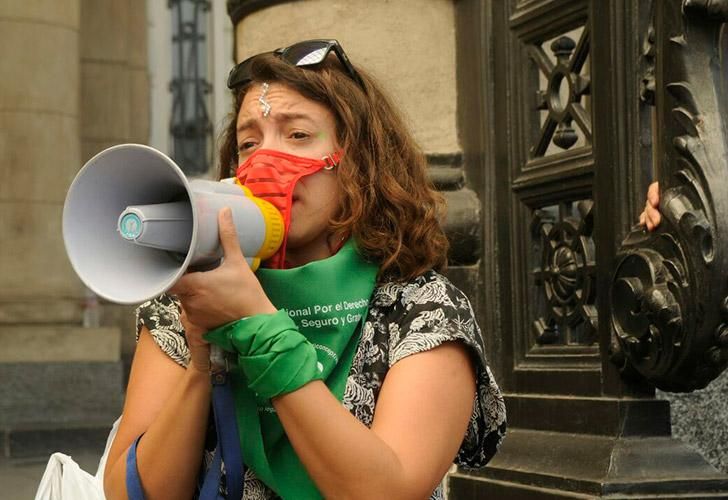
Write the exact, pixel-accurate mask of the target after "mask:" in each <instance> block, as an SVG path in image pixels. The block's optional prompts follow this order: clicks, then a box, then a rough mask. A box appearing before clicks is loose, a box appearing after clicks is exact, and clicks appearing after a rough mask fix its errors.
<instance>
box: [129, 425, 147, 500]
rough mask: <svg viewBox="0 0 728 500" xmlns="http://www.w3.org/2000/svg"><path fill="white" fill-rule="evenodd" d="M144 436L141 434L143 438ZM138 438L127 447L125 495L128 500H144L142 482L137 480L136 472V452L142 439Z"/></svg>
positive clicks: (137, 474)
mask: <svg viewBox="0 0 728 500" xmlns="http://www.w3.org/2000/svg"><path fill="white" fill-rule="evenodd" d="M143 435H144V434H142V436H143ZM142 436H139V437H138V438H136V439H135V440H134V442H133V443H132V445H131V446H130V447H129V452H128V453H127V454H126V494H127V496H128V497H129V500H145V499H144V491H143V490H142V482H141V480H140V479H139V471H138V470H137V459H136V451H137V445H138V444H139V440H140V439H141V438H142Z"/></svg>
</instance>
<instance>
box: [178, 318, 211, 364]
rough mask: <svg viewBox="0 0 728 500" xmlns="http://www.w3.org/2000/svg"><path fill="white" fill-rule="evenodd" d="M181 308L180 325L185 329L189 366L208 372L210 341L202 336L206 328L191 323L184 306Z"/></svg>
mask: <svg viewBox="0 0 728 500" xmlns="http://www.w3.org/2000/svg"><path fill="white" fill-rule="evenodd" d="M181 309H182V310H181V313H182V314H181V320H182V327H183V328H184V329H185V339H186V340H187V347H189V349H190V367H192V368H194V369H196V370H199V371H201V372H203V373H209V372H210V343H209V342H207V341H206V340H205V339H204V338H202V336H203V335H204V334H205V333H206V332H207V330H205V329H204V328H200V327H199V326H197V325H196V324H194V323H191V322H190V320H189V319H188V318H187V313H186V312H185V308H184V306H183V307H182V308H181Z"/></svg>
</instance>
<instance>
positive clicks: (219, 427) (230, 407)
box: [200, 371, 244, 500]
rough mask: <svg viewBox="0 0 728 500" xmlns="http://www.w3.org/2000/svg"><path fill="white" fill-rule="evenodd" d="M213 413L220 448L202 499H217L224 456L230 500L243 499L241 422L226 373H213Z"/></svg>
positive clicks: (215, 456) (205, 484)
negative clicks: (239, 423)
mask: <svg viewBox="0 0 728 500" xmlns="http://www.w3.org/2000/svg"><path fill="white" fill-rule="evenodd" d="M212 410H213V413H214V415H215V430H216V432H217V449H216V450H215V455H214V456H213V459H212V464H211V465H210V469H209V470H208V471H207V475H206V476H205V482H204V483H203V484H202V489H201V490H200V500H214V499H216V498H217V491H218V485H219V484H220V476H221V470H220V461H221V460H220V458H221V457H222V462H224V463H225V484H226V486H227V498H228V499H230V500H238V499H240V498H242V497H243V474H244V469H243V467H244V466H243V455H242V452H241V450H240V435H239V434H238V422H237V420H236V419H235V398H234V396H233V388H232V385H231V384H230V378H229V376H228V372H227V371H219V372H215V373H213V374H212ZM206 495H207V496H206Z"/></svg>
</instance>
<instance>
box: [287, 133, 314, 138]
mask: <svg viewBox="0 0 728 500" xmlns="http://www.w3.org/2000/svg"><path fill="white" fill-rule="evenodd" d="M290 137H291V139H297V140H302V139H308V138H309V137H310V136H309V135H308V134H307V133H306V132H291V136H290Z"/></svg>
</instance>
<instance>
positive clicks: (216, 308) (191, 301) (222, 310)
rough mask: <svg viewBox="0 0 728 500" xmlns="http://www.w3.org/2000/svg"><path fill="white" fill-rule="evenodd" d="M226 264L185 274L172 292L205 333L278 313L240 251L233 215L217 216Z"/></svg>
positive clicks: (223, 212) (226, 212) (189, 318)
mask: <svg viewBox="0 0 728 500" xmlns="http://www.w3.org/2000/svg"><path fill="white" fill-rule="evenodd" d="M217 222H218V227H219V234H220V244H221V246H222V249H223V253H224V257H223V261H222V264H220V266H218V267H217V268H215V269H213V270H212V271H206V272H193V273H188V274H186V275H184V276H183V277H182V278H181V279H180V280H179V281H178V282H177V283H176V284H175V285H174V286H173V287H172V288H171V289H170V292H171V293H173V294H175V295H177V296H178V297H179V299H180V301H181V302H182V307H183V308H184V310H185V313H186V318H187V321H188V322H190V323H192V324H193V325H195V326H196V327H197V328H200V329H202V330H205V331H207V330H212V329H213V328H216V327H218V326H220V325H223V324H225V323H229V322H231V321H235V320H238V319H240V318H243V317H247V316H253V315H255V314H261V313H273V312H276V308H275V307H274V306H273V304H272V303H271V301H270V300H269V299H268V296H267V295H266V294H265V292H264V291H263V288H262V287H261V286H260V282H259V281H258V279H257V278H256V277H255V275H254V274H253V271H251V269H250V266H248V263H247V262H246V261H245V258H244V257H243V253H242V251H241V250H240V244H239V243H238V236H237V233H236V231H235V224H233V219H232V212H231V210H230V209H229V208H223V209H222V210H220V213H219V214H218V217H217Z"/></svg>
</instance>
